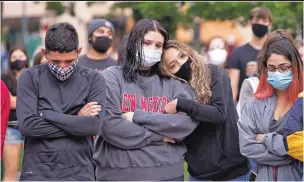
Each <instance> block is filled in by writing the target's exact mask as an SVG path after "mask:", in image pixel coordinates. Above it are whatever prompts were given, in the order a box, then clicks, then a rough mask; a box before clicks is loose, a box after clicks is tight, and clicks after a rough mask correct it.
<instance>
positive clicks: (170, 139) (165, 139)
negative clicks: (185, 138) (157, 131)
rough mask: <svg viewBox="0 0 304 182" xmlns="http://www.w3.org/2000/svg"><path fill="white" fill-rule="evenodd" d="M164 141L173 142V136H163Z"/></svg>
mask: <svg viewBox="0 0 304 182" xmlns="http://www.w3.org/2000/svg"><path fill="white" fill-rule="evenodd" d="M164 142H167V143H175V140H174V139H173V138H170V137H165V138H164Z"/></svg>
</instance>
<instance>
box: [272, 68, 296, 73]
mask: <svg viewBox="0 0 304 182" xmlns="http://www.w3.org/2000/svg"><path fill="white" fill-rule="evenodd" d="M291 67H292V66H281V67H278V68H276V67H273V66H267V70H268V71H269V72H273V73H274V72H276V71H277V70H278V71H279V72H280V73H287V72H288V71H290V70H291Z"/></svg>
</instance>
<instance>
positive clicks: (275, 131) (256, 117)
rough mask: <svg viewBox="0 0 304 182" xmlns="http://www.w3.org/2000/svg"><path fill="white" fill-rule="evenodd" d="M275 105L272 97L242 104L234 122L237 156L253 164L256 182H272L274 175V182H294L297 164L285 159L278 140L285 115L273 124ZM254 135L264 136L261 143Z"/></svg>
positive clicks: (285, 155)
mask: <svg viewBox="0 0 304 182" xmlns="http://www.w3.org/2000/svg"><path fill="white" fill-rule="evenodd" d="M275 104H276V97H275V96H272V97H270V98H266V99H263V100H257V99H252V100H250V101H248V102H247V103H246V104H245V106H244V109H243V110H242V114H241V118H240V120H239V121H238V127H239V140H240V150H241V154H242V155H244V156H245V157H248V158H249V159H251V160H252V161H254V162H256V163H257V177H256V180H257V181H274V174H277V178H276V179H277V181H298V180H301V177H300V175H299V171H297V166H296V165H297V162H296V160H294V159H292V158H291V157H289V156H288V155H287V151H286V149H285V147H284V143H283V136H282V134H283V128H284V125H285V123H286V120H287V118H288V115H289V112H287V113H286V114H285V115H284V116H283V117H282V118H281V119H280V120H279V121H275V120H274V118H273V114H274V109H275ZM257 134H265V138H264V141H263V143H259V142H257V141H256V135H257ZM274 171H276V172H274Z"/></svg>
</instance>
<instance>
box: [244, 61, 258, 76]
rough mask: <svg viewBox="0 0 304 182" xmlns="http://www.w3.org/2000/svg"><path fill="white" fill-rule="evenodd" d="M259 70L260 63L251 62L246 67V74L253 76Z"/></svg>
mask: <svg viewBox="0 0 304 182" xmlns="http://www.w3.org/2000/svg"><path fill="white" fill-rule="evenodd" d="M257 70H258V65H257V64H256V63H249V64H247V67H246V76H253V75H254V73H256V72H257Z"/></svg>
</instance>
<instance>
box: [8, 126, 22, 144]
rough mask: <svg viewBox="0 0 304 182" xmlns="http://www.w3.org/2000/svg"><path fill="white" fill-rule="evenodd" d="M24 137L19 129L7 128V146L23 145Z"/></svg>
mask: <svg viewBox="0 0 304 182" xmlns="http://www.w3.org/2000/svg"><path fill="white" fill-rule="evenodd" d="M23 142H24V137H23V136H22V135H21V133H20V132H19V130H18V129H16V128H12V127H7V130H6V135H5V141H4V143H5V144H23Z"/></svg>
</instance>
